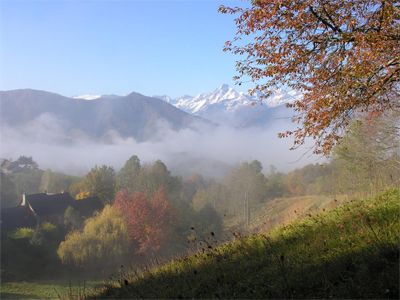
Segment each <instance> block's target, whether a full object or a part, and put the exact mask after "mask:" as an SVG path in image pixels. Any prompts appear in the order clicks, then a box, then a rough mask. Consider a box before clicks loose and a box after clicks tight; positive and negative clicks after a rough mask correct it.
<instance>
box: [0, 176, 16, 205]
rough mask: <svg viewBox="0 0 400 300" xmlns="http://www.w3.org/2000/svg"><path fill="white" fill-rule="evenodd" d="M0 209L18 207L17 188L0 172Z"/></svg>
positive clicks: (8, 177)
mask: <svg viewBox="0 0 400 300" xmlns="http://www.w3.org/2000/svg"><path fill="white" fill-rule="evenodd" d="M0 201H1V202H0V207H2V208H5V207H14V206H17V205H18V195H17V188H16V186H15V184H14V182H13V181H12V180H11V178H10V176H8V175H6V174H4V173H3V172H0Z"/></svg>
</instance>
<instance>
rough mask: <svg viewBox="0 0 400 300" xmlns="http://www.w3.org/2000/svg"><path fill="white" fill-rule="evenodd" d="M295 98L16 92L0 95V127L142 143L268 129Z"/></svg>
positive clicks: (220, 92)
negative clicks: (36, 127) (178, 134)
mask: <svg viewBox="0 0 400 300" xmlns="http://www.w3.org/2000/svg"><path fill="white" fill-rule="evenodd" d="M296 97H299V95H298V94H296V93H294V92H282V91H277V92H276V93H275V94H274V95H273V96H272V97H270V98H269V99H268V100H267V101H260V100H259V98H258V97H256V96H250V95H248V94H245V93H242V92H237V91H236V90H234V89H233V88H231V87H229V86H228V85H226V84H224V85H221V86H220V87H219V88H217V89H215V90H214V91H212V92H209V93H203V94H200V95H198V96H195V97H192V96H183V97H179V98H176V99H172V98H171V97H168V96H153V97H148V96H144V95H141V94H139V93H135V92H133V93H130V94H128V95H126V96H118V95H82V96H74V97H65V96H61V95H58V94H55V93H50V92H46V91H39V90H32V89H20V90H11V91H0V106H1V109H0V118H1V120H0V124H1V125H6V126H9V127H11V128H20V127H22V126H31V125H32V124H33V123H32V122H35V121H37V120H39V121H45V122H47V123H46V124H47V125H45V126H47V127H50V128H51V126H52V125H51V121H56V122H57V124H58V125H59V126H61V127H62V129H63V130H64V132H66V133H68V134H70V135H71V137H72V138H73V137H74V136H77V135H85V136H88V137H91V138H96V139H107V137H109V136H110V135H113V134H115V133H116V134H118V135H119V136H121V137H134V138H135V139H136V140H137V141H144V140H148V139H150V138H152V137H154V136H157V135H159V134H160V132H162V130H165V129H166V128H167V129H171V130H174V131H178V130H181V129H186V128H191V129H198V128H200V127H204V126H206V127H207V128H212V127H213V126H215V125H217V124H220V125H225V126H231V127H235V128H248V127H265V126H269V125H271V124H272V123H273V122H274V121H275V120H277V119H289V118H290V117H291V115H292V111H291V110H288V109H286V107H285V106H284V105H282V104H284V103H287V102H289V101H292V100H293V99H295V98H296ZM60 124H61V125H60Z"/></svg>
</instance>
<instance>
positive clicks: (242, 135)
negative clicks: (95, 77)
mask: <svg viewBox="0 0 400 300" xmlns="http://www.w3.org/2000/svg"><path fill="white" fill-rule="evenodd" d="M63 128H64V126H63V122H62V121H60V120H57V119H56V118H55V117H54V116H52V115H49V114H42V115H41V116H40V117H39V118H37V119H35V120H34V121H32V122H30V123H29V124H28V125H26V126H24V127H19V128H10V127H7V126H3V127H2V128H1V148H0V157H1V158H7V159H10V158H12V159H16V158H18V157H19V156H20V155H27V156H32V157H33V158H34V160H35V161H36V162H38V164H39V166H40V167H41V168H50V169H53V170H56V171H62V172H65V173H68V174H76V175H82V174H85V173H86V172H87V171H88V170H89V169H90V168H92V167H93V166H95V165H96V164H97V165H103V164H106V165H111V166H113V167H114V168H115V169H116V170H118V169H119V168H120V167H121V166H122V165H123V163H124V162H125V161H126V160H127V159H128V158H129V157H130V156H132V155H133V154H135V155H137V156H139V158H140V159H141V161H142V162H149V161H154V160H157V159H161V160H162V161H163V162H165V163H166V164H167V166H168V168H169V169H170V170H172V172H174V173H175V174H180V175H188V174H192V173H195V172H197V173H201V174H203V175H205V176H221V175H223V174H224V173H225V171H226V170H227V169H228V168H229V166H231V165H234V164H236V163H238V162H241V161H246V160H253V159H257V160H259V161H261V162H262V164H263V166H264V168H265V169H268V166H269V165H271V164H273V165H275V166H276V167H277V168H278V169H279V170H281V171H287V170H290V169H294V168H295V167H299V166H302V165H305V164H307V163H310V162H321V158H320V157H316V156H313V155H311V153H312V151H310V149H309V147H307V146H303V147H301V148H300V149H297V150H292V151H291V150H289V148H290V147H291V146H292V139H280V138H278V137H277V133H278V132H280V131H283V130H286V129H289V128H294V125H293V124H292V123H291V122H290V120H289V119H280V120H276V121H275V122H274V124H273V126H269V127H268V128H256V127H253V128H246V129H234V128H230V127H226V126H218V127H216V128H214V129H210V128H199V129H198V130H193V129H184V130H180V131H178V132H176V131H173V130H170V129H169V128H167V127H165V126H163V127H161V125H160V131H159V134H157V135H156V137H155V138H153V139H151V140H148V141H146V142H137V141H135V139H133V138H122V137H120V136H119V135H118V134H117V133H115V132H109V134H108V135H107V139H106V141H104V140H103V141H95V140H93V139H91V138H88V137H86V136H84V135H83V134H81V133H80V132H68V133H67V132H65V131H64V130H63Z"/></svg>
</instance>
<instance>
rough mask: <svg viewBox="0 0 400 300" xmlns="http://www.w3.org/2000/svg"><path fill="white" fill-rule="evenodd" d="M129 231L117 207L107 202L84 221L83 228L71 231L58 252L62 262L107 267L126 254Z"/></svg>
mask: <svg viewBox="0 0 400 300" xmlns="http://www.w3.org/2000/svg"><path fill="white" fill-rule="evenodd" d="M128 242H129V239H128V232H127V226H126V223H125V220H124V219H123V217H122V215H121V214H120V213H119V211H118V210H116V209H115V208H113V207H111V206H110V205H106V206H105V207H104V209H103V211H102V212H101V213H100V214H99V215H97V216H95V217H92V218H90V219H88V220H87V221H86V223H85V226H84V228H83V230H82V231H73V232H71V233H69V234H68V235H67V236H66V237H65V241H63V242H61V244H60V246H59V247H58V250H57V254H58V257H59V258H60V260H61V261H62V262H63V263H65V264H73V265H78V266H107V265H113V264H114V263H115V261H118V260H121V259H122V258H123V257H124V255H125V254H127V253H128V249H129V245H128Z"/></svg>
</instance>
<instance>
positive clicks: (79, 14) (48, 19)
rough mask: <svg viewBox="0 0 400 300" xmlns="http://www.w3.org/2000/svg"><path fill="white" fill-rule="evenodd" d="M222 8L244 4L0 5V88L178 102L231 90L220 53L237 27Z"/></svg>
mask: <svg viewBox="0 0 400 300" xmlns="http://www.w3.org/2000/svg"><path fill="white" fill-rule="evenodd" d="M221 4H226V5H232V6H243V5H245V3H243V2H242V1H222V0H202V1H201V0H198V1H194V0H186V1H183V0H181V1H167V0H165V1H162V0H159V1H151V0H148V1H137V0H131V1H111V0H110V1H100V0H97V1H78V0H77V1H57V0H53V1H51V0H49V1H33V0H31V1H28V0H26V1H18V0H0V13H1V15H0V72H1V73H0V90H10V89H17V88H34V89H43V90H48V91H53V92H57V93H60V94H63V95H66V96H72V95H80V94H87V93H88V94H110V93H114V94H119V95H122V94H127V93H129V92H131V91H137V92H140V93H143V94H145V95H160V94H167V95H170V96H173V97H176V96H180V95H184V94H189V95H195V94H198V93H200V92H205V91H209V90H213V89H214V88H216V87H218V86H219V85H220V84H222V83H228V84H230V85H233V81H232V77H233V76H234V75H236V72H235V60H236V59H237V57H235V56H233V55H232V54H230V53H225V52H223V51H222V48H223V45H224V42H225V41H226V40H228V39H230V38H232V37H233V36H234V33H235V24H234V21H233V16H228V15H222V14H220V13H218V11H217V9H218V7H219V5H221ZM238 90H240V89H239V88H238ZM242 90H243V88H242Z"/></svg>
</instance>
